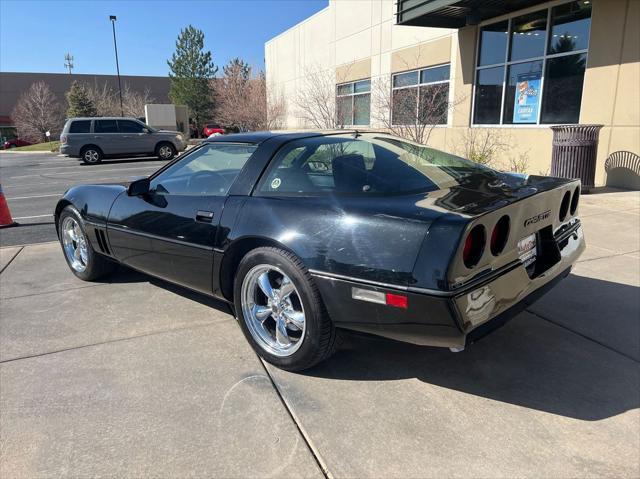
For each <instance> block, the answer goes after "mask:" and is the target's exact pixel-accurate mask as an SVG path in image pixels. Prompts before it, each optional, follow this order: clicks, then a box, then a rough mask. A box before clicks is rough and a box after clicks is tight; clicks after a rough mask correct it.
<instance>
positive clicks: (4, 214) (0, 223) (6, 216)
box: [0, 185, 16, 228]
mask: <svg viewBox="0 0 640 479" xmlns="http://www.w3.org/2000/svg"><path fill="white" fill-rule="evenodd" d="M15 224H16V223H15V221H13V218H12V217H11V212H10V211H9V205H8V204H7V200H5V199H4V193H3V192H2V185H0V228H6V227H7V226H14V225H15Z"/></svg>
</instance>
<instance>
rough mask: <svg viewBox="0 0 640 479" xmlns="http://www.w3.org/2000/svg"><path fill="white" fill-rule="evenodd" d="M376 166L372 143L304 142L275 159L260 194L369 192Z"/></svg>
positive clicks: (333, 139) (321, 139)
mask: <svg viewBox="0 0 640 479" xmlns="http://www.w3.org/2000/svg"><path fill="white" fill-rule="evenodd" d="M300 143H304V144H305V146H300ZM374 163H375V152H374V149H373V145H372V144H371V143H370V142H369V141H365V140H360V139H353V140H351V139H349V140H345V139H344V138H320V139H311V140H300V141H299V142H292V144H291V145H289V146H288V147H285V149H284V150H282V151H281V152H280V153H279V154H278V156H277V157H276V158H275V159H274V160H273V162H272V165H271V166H270V169H269V171H268V173H267V175H266V176H265V177H264V179H263V180H262V181H261V183H260V185H259V186H258V191H259V192H260V193H267V194H270V195H274V194H276V195H277V194H303V195H304V194H308V195H318V194H320V195H322V194H331V193H334V192H338V193H362V192H367V191H368V189H367V188H368V187H369V182H368V180H367V175H368V172H369V171H370V170H372V169H373V165H374Z"/></svg>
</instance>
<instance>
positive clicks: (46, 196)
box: [5, 193, 62, 200]
mask: <svg viewBox="0 0 640 479" xmlns="http://www.w3.org/2000/svg"><path fill="white" fill-rule="evenodd" d="M52 196H62V193H56V194H54V195H38V196H13V197H8V198H5V199H6V200H29V199H31V198H50V197H52Z"/></svg>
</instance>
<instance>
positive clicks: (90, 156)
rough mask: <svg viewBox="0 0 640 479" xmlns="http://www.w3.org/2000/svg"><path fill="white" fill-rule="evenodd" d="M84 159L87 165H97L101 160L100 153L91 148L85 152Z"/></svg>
mask: <svg viewBox="0 0 640 479" xmlns="http://www.w3.org/2000/svg"><path fill="white" fill-rule="evenodd" d="M83 158H84V161H86V162H87V163H97V162H98V160H99V159H100V153H98V152H97V151H96V150H94V149H93V148H89V149H88V150H86V151H85V152H84V156H83Z"/></svg>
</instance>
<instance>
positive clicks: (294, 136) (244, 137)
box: [204, 130, 364, 143]
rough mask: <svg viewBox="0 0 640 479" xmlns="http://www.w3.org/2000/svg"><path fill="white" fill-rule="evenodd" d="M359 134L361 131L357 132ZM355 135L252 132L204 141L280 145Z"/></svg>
mask: <svg viewBox="0 0 640 479" xmlns="http://www.w3.org/2000/svg"><path fill="white" fill-rule="evenodd" d="M357 132H359V133H364V132H363V131H360V130H357ZM354 133H356V130H322V131H319V130H315V131H313V130H311V131H309V130H307V131H252V132H248V133H230V134H228V135H218V136H212V137H210V138H206V139H205V140H204V141H205V142H207V143H209V142H211V143H224V142H238V143H262V142H263V141H266V140H270V139H271V138H277V139H278V140H280V141H281V142H282V143H285V142H287V141H291V140H299V139H301V138H313V137H318V136H328V135H340V134H343V135H349V134H354Z"/></svg>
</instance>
